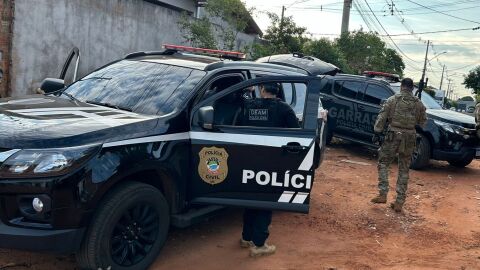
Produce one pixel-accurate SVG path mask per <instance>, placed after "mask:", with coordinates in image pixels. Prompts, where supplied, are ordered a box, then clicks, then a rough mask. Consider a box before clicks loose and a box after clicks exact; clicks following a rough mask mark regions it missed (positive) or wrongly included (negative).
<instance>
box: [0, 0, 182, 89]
mask: <svg viewBox="0 0 480 270" xmlns="http://www.w3.org/2000/svg"><path fill="white" fill-rule="evenodd" d="M0 1H1V0H0ZM180 16H181V13H180V12H179V11H174V10H171V9H168V8H165V7H162V6H159V5H155V4H152V3H149V2H146V1H141V0H101V1H99V0H15V23H14V30H13V32H14V34H13V50H12V67H13V68H12V72H11V80H12V88H13V92H12V95H13V96H20V95H24V94H30V93H32V92H33V90H34V89H36V88H37V87H38V86H39V84H40V82H41V81H42V79H43V78H46V77H58V76H59V74H60V71H61V68H62V65H63V63H64V61H65V58H66V57H67V54H68V52H69V51H70V49H71V48H72V47H74V46H77V47H78V48H79V49H80V52H81V54H82V58H81V63H80V74H81V75H85V74H87V73H88V72H89V71H92V70H93V69H95V68H98V67H100V66H102V65H104V64H106V63H108V62H110V61H113V60H116V59H118V58H120V57H123V56H124V55H126V54H127V53H130V52H133V51H141V50H160V49H162V47H161V46H162V44H164V43H175V44H180V43H181V42H182V38H181V34H180V33H179V32H178V30H177V29H178V27H177V21H178V19H179V18H180Z"/></svg>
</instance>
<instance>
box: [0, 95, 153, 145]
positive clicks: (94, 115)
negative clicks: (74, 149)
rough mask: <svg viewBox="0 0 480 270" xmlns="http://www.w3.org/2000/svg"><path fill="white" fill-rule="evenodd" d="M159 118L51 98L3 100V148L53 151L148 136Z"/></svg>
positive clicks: (0, 126) (0, 107) (0, 139)
mask: <svg viewBox="0 0 480 270" xmlns="http://www.w3.org/2000/svg"><path fill="white" fill-rule="evenodd" d="M157 122H158V117H156V116H145V115H140V114H136V113H132V112H127V111H122V110H116V109H110V108H107V107H103V106H95V105H91V104H87V103H81V102H74V101H71V100H69V99H64V98H59V97H50V96H41V95H40V96H29V97H25V98H10V99H0V148H7V149H14V148H15V149H25V148H53V147H69V146H78V145H85V144H94V143H104V142H107V141H116V140H122V139H126V138H128V137H138V136H147V135H149V133H150V131H151V130H153V129H154V128H155V126H156V125H157Z"/></svg>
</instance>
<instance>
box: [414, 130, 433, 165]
mask: <svg viewBox="0 0 480 270" xmlns="http://www.w3.org/2000/svg"><path fill="white" fill-rule="evenodd" d="M418 136H419V137H418V139H417V146H416V149H415V151H414V153H413V155H412V163H411V164H410V169H414V170H420V169H422V168H424V167H425V166H427V165H428V163H429V162H430V142H429V141H428V138H427V137H425V135H423V134H418Z"/></svg>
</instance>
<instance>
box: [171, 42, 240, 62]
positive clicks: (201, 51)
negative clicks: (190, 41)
mask: <svg viewBox="0 0 480 270" xmlns="http://www.w3.org/2000/svg"><path fill="white" fill-rule="evenodd" d="M163 48H165V49H167V50H173V51H178V52H189V53H196V54H207V55H211V56H217V57H221V58H226V59H237V60H240V59H245V57H246V56H245V54H244V53H241V52H232V51H222V50H212V49H204V48H195V47H188V46H180V45H171V44H164V45H163Z"/></svg>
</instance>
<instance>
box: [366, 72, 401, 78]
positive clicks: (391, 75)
mask: <svg viewBox="0 0 480 270" xmlns="http://www.w3.org/2000/svg"><path fill="white" fill-rule="evenodd" d="M363 75H365V76H368V77H374V76H383V77H387V78H394V79H399V78H400V76H398V75H397V74H392V73H387V72H380V71H364V72H363Z"/></svg>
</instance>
